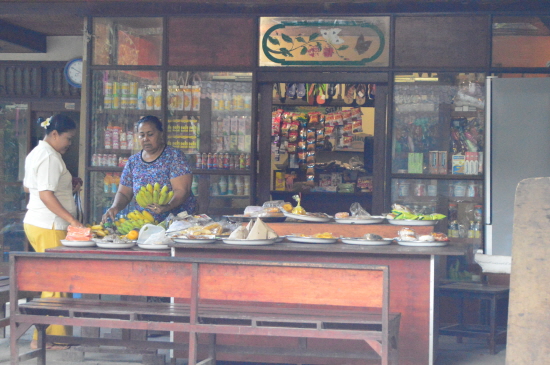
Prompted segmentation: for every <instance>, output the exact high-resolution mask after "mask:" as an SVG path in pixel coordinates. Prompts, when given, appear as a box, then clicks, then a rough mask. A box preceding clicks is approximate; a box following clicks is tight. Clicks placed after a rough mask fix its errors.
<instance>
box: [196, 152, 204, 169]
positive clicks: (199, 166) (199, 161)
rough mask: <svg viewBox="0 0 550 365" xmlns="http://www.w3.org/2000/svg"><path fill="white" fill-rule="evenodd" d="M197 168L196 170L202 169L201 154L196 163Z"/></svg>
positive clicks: (198, 154) (198, 155)
mask: <svg viewBox="0 0 550 365" xmlns="http://www.w3.org/2000/svg"><path fill="white" fill-rule="evenodd" d="M195 168H196V169H202V156H201V154H200V153H197V157H196V161H195Z"/></svg>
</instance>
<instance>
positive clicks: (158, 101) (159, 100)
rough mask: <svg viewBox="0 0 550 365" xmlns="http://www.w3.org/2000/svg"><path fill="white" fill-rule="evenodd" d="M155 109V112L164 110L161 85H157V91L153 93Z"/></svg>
mask: <svg viewBox="0 0 550 365" xmlns="http://www.w3.org/2000/svg"><path fill="white" fill-rule="evenodd" d="M153 97H154V100H153V109H154V110H161V108H162V97H161V87H160V85H157V86H156V88H155V91H154V93H153Z"/></svg>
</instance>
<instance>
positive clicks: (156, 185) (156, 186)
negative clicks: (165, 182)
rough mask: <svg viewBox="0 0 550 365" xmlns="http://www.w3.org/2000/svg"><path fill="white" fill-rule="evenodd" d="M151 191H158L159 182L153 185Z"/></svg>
mask: <svg viewBox="0 0 550 365" xmlns="http://www.w3.org/2000/svg"><path fill="white" fill-rule="evenodd" d="M153 191H160V184H159V183H158V182H156V183H155V185H154V186H153Z"/></svg>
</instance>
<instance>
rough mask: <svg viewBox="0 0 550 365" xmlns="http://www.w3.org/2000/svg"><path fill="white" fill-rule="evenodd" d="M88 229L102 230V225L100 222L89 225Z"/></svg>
mask: <svg viewBox="0 0 550 365" xmlns="http://www.w3.org/2000/svg"><path fill="white" fill-rule="evenodd" d="M90 229H91V230H93V231H97V230H102V229H103V226H102V225H101V224H96V225H93V226H91V227H90Z"/></svg>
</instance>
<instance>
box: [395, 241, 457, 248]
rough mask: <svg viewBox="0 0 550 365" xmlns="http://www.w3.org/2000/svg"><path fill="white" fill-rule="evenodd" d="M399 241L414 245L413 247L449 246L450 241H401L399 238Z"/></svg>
mask: <svg viewBox="0 0 550 365" xmlns="http://www.w3.org/2000/svg"><path fill="white" fill-rule="evenodd" d="M397 243H398V244H400V245H401V246H412V247H441V246H447V244H448V243H449V242H445V241H431V242H429V241H401V240H397Z"/></svg>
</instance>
